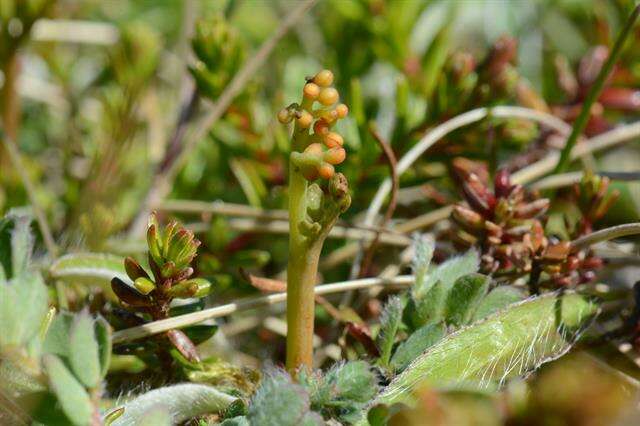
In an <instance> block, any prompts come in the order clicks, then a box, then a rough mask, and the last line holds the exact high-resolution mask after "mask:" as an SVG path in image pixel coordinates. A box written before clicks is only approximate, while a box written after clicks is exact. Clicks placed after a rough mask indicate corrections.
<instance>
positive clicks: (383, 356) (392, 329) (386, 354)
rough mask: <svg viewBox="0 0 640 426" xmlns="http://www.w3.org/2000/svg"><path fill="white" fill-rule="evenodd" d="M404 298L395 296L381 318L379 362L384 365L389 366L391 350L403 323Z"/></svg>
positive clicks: (388, 303) (378, 342) (388, 302)
mask: <svg viewBox="0 0 640 426" xmlns="http://www.w3.org/2000/svg"><path fill="white" fill-rule="evenodd" d="M403 309H404V300H402V299H401V298H400V297H397V296H393V297H391V298H390V299H389V300H388V301H387V304H386V305H385V309H384V311H383V312H382V316H381V318H380V331H379V332H378V337H377V344H378V348H379V350H380V358H379V362H380V364H381V365H382V366H387V365H388V364H389V360H390V358H391V350H392V349H393V344H394V343H395V340H396V335H397V334H398V331H399V330H400V326H401V325H402V311H403Z"/></svg>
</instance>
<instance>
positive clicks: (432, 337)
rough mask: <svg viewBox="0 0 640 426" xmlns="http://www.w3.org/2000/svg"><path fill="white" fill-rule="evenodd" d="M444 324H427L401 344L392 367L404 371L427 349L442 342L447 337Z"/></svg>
mask: <svg viewBox="0 0 640 426" xmlns="http://www.w3.org/2000/svg"><path fill="white" fill-rule="evenodd" d="M445 332H446V330H445V326H444V324H443V323H437V324H427V325H424V326H422V327H420V328H419V329H417V330H416V331H415V332H413V333H412V334H411V335H410V336H409V337H408V338H407V340H405V341H404V342H402V343H400V345H399V346H398V349H396V351H395V353H394V354H393V357H392V358H391V366H392V367H393V368H394V369H395V370H398V371H402V370H404V369H405V368H406V367H407V365H409V364H410V363H411V361H413V360H414V359H416V358H418V357H419V356H420V355H421V354H422V353H423V352H424V351H425V350H426V349H428V348H430V347H431V346H433V345H434V344H435V343H437V342H438V341H440V339H442V338H443V337H444V335H445Z"/></svg>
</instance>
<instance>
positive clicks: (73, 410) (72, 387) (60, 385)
mask: <svg viewBox="0 0 640 426" xmlns="http://www.w3.org/2000/svg"><path fill="white" fill-rule="evenodd" d="M43 364H44V369H45V372H46V374H47V377H48V378H49V384H50V386H51V389H52V390H53V392H54V393H55V395H56V397H57V399H58V401H59V403H60V405H61V406H62V410H63V411H64V413H65V414H66V415H67V417H68V418H69V420H70V421H71V422H72V423H73V424H74V425H77V426H87V425H88V424H89V423H90V422H91V415H92V411H93V407H92V404H91V398H90V397H89V394H88V393H87V391H86V390H85V389H84V387H82V385H81V384H80V382H78V380H77V379H76V378H75V377H74V375H73V374H72V373H71V372H70V371H69V370H68V369H67V367H65V365H64V363H63V362H62V360H61V359H60V358H58V357H57V356H55V355H45V356H44V358H43Z"/></svg>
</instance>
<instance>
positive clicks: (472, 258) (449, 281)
mask: <svg viewBox="0 0 640 426" xmlns="http://www.w3.org/2000/svg"><path fill="white" fill-rule="evenodd" d="M479 266H480V257H479V255H478V252H477V251H476V250H469V251H468V252H466V253H465V254H463V255H462V256H457V257H452V258H450V259H448V260H446V261H445V262H443V263H441V264H440V265H438V266H437V267H436V268H435V269H434V270H433V271H432V272H430V273H429V274H428V276H427V279H426V280H425V281H424V284H423V285H421V286H414V288H413V297H414V298H415V299H416V300H419V299H421V298H422V297H423V296H424V295H425V294H427V292H428V291H429V290H430V289H431V287H433V286H434V285H435V283H437V282H438V281H441V282H442V285H444V287H445V288H446V289H447V291H448V290H449V289H450V288H451V286H453V283H454V282H455V281H456V280H457V279H458V278H460V277H462V276H464V275H468V274H471V273H474V272H478V268H479Z"/></svg>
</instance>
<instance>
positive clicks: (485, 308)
mask: <svg viewBox="0 0 640 426" xmlns="http://www.w3.org/2000/svg"><path fill="white" fill-rule="evenodd" d="M524 299H525V295H524V293H523V292H522V291H521V290H519V289H517V288H515V287H511V286H500V287H496V288H494V289H493V290H491V291H490V292H489V294H487V295H486V296H485V297H484V298H483V299H482V300H481V301H480V303H479V304H478V308H477V309H476V311H475V312H474V314H473V321H478V320H481V319H483V318H486V317H488V316H489V315H491V314H493V313H494V312H497V311H499V310H501V309H503V308H506V307H507V306H509V305H510V304H512V303H516V302H520V301H522V300H524Z"/></svg>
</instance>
